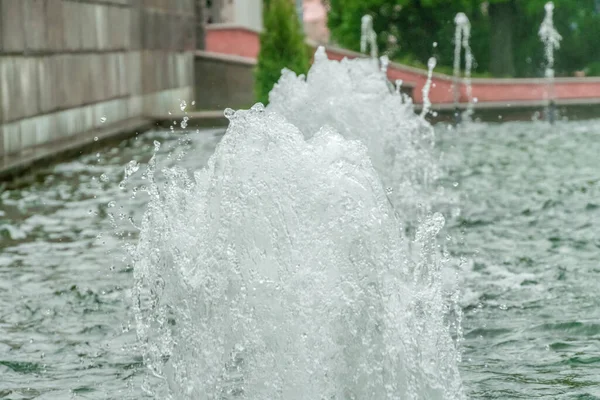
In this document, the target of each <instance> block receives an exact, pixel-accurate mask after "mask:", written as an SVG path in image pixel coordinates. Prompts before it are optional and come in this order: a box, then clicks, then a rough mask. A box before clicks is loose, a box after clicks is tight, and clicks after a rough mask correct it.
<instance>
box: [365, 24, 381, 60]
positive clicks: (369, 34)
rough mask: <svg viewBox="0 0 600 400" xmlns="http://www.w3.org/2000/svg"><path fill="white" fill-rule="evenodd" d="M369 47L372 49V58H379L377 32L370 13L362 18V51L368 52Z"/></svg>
mask: <svg viewBox="0 0 600 400" xmlns="http://www.w3.org/2000/svg"><path fill="white" fill-rule="evenodd" d="M367 47H368V48H369V49H370V50H371V58H377V54H378V52H379V50H378V47H377V33H375V30H374V29H373V17H372V16H370V15H364V16H363V17H362V19H361V35H360V52H361V53H365V54H366V53H367Z"/></svg>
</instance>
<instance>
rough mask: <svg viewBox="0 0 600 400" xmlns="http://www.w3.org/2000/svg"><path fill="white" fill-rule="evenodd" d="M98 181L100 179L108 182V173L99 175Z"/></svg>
mask: <svg viewBox="0 0 600 400" xmlns="http://www.w3.org/2000/svg"><path fill="white" fill-rule="evenodd" d="M100 181H102V182H108V175H106V174H102V175H100Z"/></svg>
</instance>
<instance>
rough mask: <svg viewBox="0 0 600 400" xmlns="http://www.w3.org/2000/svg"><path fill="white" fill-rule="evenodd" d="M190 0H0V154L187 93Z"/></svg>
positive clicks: (148, 110) (153, 109)
mask: <svg viewBox="0 0 600 400" xmlns="http://www.w3.org/2000/svg"><path fill="white" fill-rule="evenodd" d="M194 9H195V7H194V0H0V157H3V156H7V155H9V154H14V153H18V152H20V151H22V150H24V149H28V148H30V147H34V146H37V145H41V144H47V143H49V142H55V141H61V140H68V139H70V138H71V137H73V136H76V135H82V134H85V133H89V131H91V130H94V129H98V128H104V127H106V126H109V125H111V124H119V123H125V122H127V121H131V120H132V119H134V118H140V117H144V116H151V115H153V114H155V113H164V112H166V111H169V110H175V109H177V108H178V105H179V104H180V102H181V100H186V101H188V102H189V101H190V100H192V97H193V79H194V75H193V58H194V56H193V54H194V49H195V31H196V25H195V18H194Z"/></svg>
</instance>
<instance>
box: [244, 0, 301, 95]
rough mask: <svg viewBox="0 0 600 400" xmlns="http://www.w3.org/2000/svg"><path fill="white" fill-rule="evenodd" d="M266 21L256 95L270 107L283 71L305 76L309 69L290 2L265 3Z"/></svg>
mask: <svg viewBox="0 0 600 400" xmlns="http://www.w3.org/2000/svg"><path fill="white" fill-rule="evenodd" d="M264 18H265V24H264V29H263V32H262V33H261V35H260V53H259V55H258V65H257V68H256V86H255V92H256V97H257V100H258V101H260V102H262V103H263V104H267V103H268V101H269V92H270V91H271V89H273V86H274V85H275V83H277V81H278V80H279V78H280V76H281V70H282V69H283V68H288V69H290V70H292V71H294V72H295V73H297V74H305V73H306V72H307V71H308V67H309V57H308V53H307V51H306V46H305V44H304V33H303V31H302V28H301V27H300V21H299V20H298V17H297V15H296V9H295V7H294V4H292V2H291V1H290V0H269V1H268V2H265V11H264Z"/></svg>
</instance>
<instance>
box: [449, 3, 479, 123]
mask: <svg viewBox="0 0 600 400" xmlns="http://www.w3.org/2000/svg"><path fill="white" fill-rule="evenodd" d="M454 23H455V24H456V30H455V33H454V82H453V93H454V110H455V117H456V122H457V123H458V122H460V121H461V120H463V119H464V120H466V121H470V120H471V116H472V115H473V108H474V102H473V89H472V85H471V69H472V68H473V53H472V52H471V45H470V44H469V39H470V37H471V23H470V22H469V18H468V17H467V16H466V14H465V13H458V14H456V17H455V18H454ZM461 47H462V49H464V51H465V78H464V82H465V85H466V88H467V98H468V101H469V103H468V105H467V109H466V110H465V112H464V113H463V114H462V115H461V114H460V112H459V109H458V105H459V102H460V65H461Z"/></svg>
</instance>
